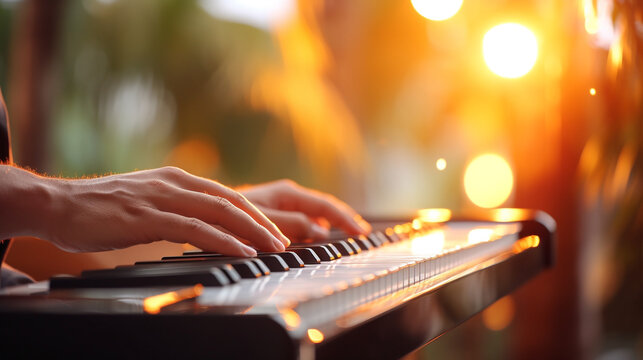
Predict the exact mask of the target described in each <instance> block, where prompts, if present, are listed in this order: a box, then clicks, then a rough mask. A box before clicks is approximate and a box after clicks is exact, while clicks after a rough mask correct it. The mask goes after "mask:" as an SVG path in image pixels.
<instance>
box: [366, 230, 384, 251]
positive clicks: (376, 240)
mask: <svg viewBox="0 0 643 360" xmlns="http://www.w3.org/2000/svg"><path fill="white" fill-rule="evenodd" d="M366 238H367V239H368V240H369V241H370V242H371V244H373V246H374V247H376V248H378V247H380V246H382V245H383V244H382V240H380V238H379V237H377V236H376V235H375V233H374V232H372V233H370V234H368V235H367V236H366Z"/></svg>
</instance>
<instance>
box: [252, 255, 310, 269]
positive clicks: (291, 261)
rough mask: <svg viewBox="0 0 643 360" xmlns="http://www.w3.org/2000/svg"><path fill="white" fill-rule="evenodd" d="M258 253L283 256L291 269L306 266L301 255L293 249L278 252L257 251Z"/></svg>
mask: <svg viewBox="0 0 643 360" xmlns="http://www.w3.org/2000/svg"><path fill="white" fill-rule="evenodd" d="M257 255H277V256H279V257H280V258H282V259H283V260H284V261H285V262H286V264H287V265H288V267H290V268H291V269H296V268H302V267H304V261H303V260H302V259H301V258H300V257H299V255H297V254H296V253H294V252H292V251H284V252H278V253H269V252H259V253H257Z"/></svg>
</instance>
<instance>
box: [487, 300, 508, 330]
mask: <svg viewBox="0 0 643 360" xmlns="http://www.w3.org/2000/svg"><path fill="white" fill-rule="evenodd" d="M515 313H516V305H515V303H514V300H513V298H512V297H511V296H505V297H503V298H501V299H500V300H498V301H496V302H495V303H494V304H493V305H491V306H489V307H488V308H486V309H485V310H484V311H483V312H482V322H483V323H484V326H486V327H487V329H489V330H493V331H500V330H502V329H504V328H506V327H507V326H509V324H511V321H512V320H513V318H514V315H515Z"/></svg>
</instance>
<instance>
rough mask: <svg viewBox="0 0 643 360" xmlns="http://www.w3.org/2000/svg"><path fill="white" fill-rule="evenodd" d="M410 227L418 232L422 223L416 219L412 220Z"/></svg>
mask: <svg viewBox="0 0 643 360" xmlns="http://www.w3.org/2000/svg"><path fill="white" fill-rule="evenodd" d="M411 226H412V227H413V230H420V229H421V228H422V222H421V221H420V220H418V219H413V222H412V223H411Z"/></svg>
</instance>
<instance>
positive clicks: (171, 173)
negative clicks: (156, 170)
mask: <svg viewBox="0 0 643 360" xmlns="http://www.w3.org/2000/svg"><path fill="white" fill-rule="evenodd" d="M161 172H162V173H163V174H164V175H165V176H168V177H169V178H173V179H174V178H178V177H180V176H183V175H185V174H186V172H185V171H184V170H183V169H180V168H178V167H176V166H164V167H162V168H161Z"/></svg>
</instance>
